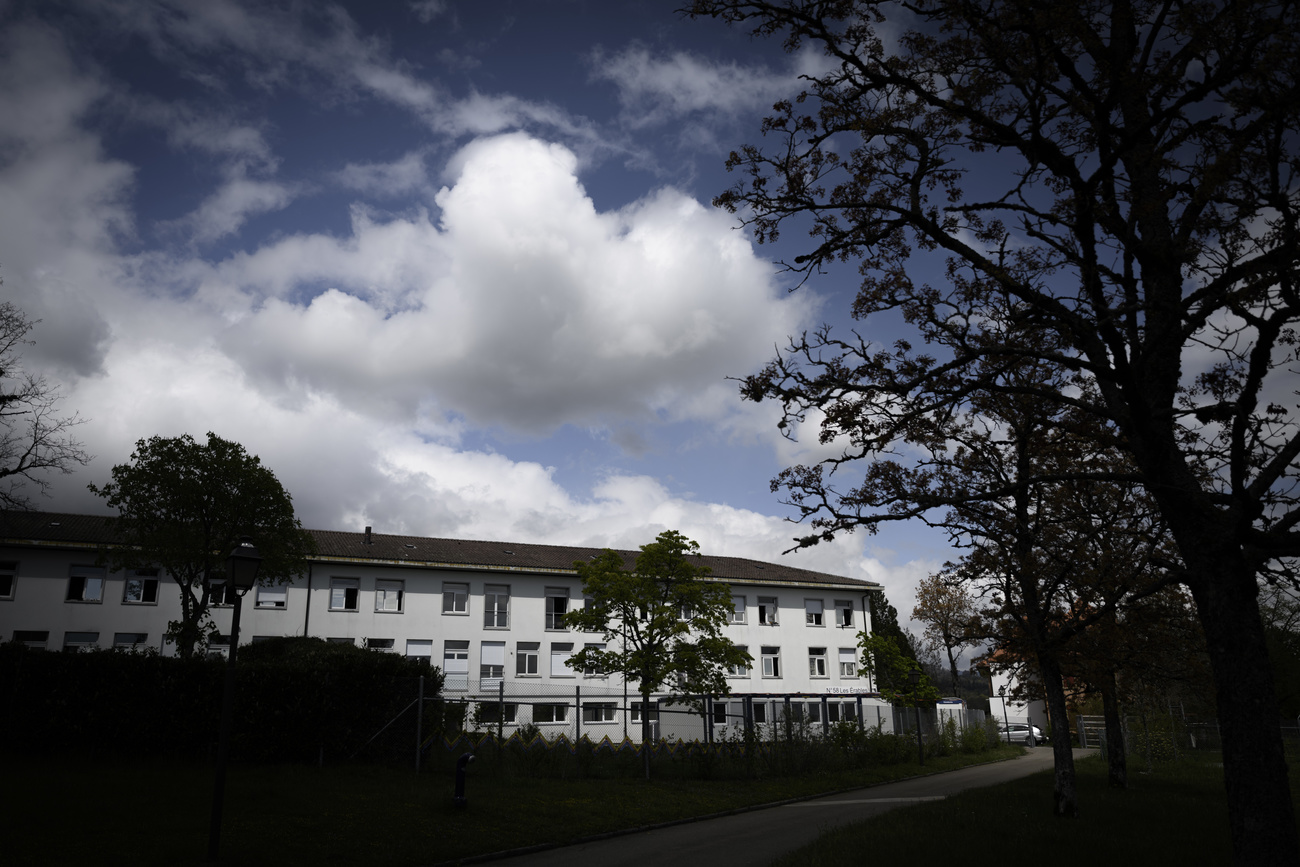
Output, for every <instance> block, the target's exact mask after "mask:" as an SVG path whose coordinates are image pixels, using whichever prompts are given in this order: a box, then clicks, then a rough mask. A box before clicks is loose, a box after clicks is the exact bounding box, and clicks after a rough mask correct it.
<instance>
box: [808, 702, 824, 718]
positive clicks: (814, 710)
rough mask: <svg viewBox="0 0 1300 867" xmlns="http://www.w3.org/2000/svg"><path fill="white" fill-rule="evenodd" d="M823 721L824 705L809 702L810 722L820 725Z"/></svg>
mask: <svg viewBox="0 0 1300 867" xmlns="http://www.w3.org/2000/svg"><path fill="white" fill-rule="evenodd" d="M821 721H822V703H821V702H819V701H810V702H808V722H810V723H819V722H821Z"/></svg>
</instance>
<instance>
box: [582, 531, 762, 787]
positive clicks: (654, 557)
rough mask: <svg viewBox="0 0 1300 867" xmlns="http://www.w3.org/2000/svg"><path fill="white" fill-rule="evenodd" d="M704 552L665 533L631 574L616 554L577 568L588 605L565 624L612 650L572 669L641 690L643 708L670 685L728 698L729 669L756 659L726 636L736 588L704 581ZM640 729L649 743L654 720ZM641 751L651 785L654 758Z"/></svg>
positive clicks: (644, 718) (591, 654) (599, 650)
mask: <svg viewBox="0 0 1300 867" xmlns="http://www.w3.org/2000/svg"><path fill="white" fill-rule="evenodd" d="M699 551H700V546H699V545H698V544H697V543H695V542H694V541H692V540H690V539H687V538H686V537H685V536H683V535H682V534H681V533H678V532H677V531H676V530H665V531H664V532H662V533H660V534H659V535H658V536H657V537H656V538H655V541H653V542H651V543H649V544H646V545H642V546H641V553H640V554H638V555H637V557H636V562H635V564H634V565H633V567H632V569H630V570H629V569H627V564H626V562H625V560H624V556H623V554H621V553H619V552H618V551H613V550H610V549H605V550H604V551H603V552H601V553H600V554H598V555H597V556H596V557H595V558H593V559H592V560H579V561H577V562H576V563H574V564H573V565H574V568H575V569H576V570H577V572H578V577H580V578H581V579H582V592H583V595H584V596H586V597H587V598H588V599H589V600H590V601H589V603H588V604H587V605H585V606H584V607H583V608H580V609H577V610H574V611H570V612H569V613H568V614H566V615H565V624H566V625H567V626H570V627H572V628H575V629H581V630H584V631H586V632H599V633H601V634H602V635H603V637H604V639H605V641H606V644H605V646H604V647H591V646H588V647H585V648H583V649H582V650H581V651H579V652H578V653H575V654H574V655H573V657H572V658H571V659H570V660H569V663H568V664H569V665H570V667H572V668H575V669H580V670H581V669H596V670H600V671H609V672H618V673H620V674H622V675H623V676H624V677H625V678H626V679H627V680H628V681H629V682H635V683H636V685H637V691H638V692H640V694H641V701H642V708H647V707H648V706H649V702H650V696H651V695H652V694H654V693H655V692H657V691H659V690H660V689H661V688H662V687H664V686H665V685H668V686H670V687H672V689H673V691H674V692H677V693H685V694H691V693H707V694H710V695H726V694H727V693H728V692H730V688H729V686H728V685H727V680H726V672H727V669H728V668H729V667H732V666H748V665H749V663H750V662H751V661H752V659H751V657H750V655H749V654H748V653H747V652H745V651H744V650H741V649H740V648H739V647H737V646H736V645H735V644H733V643H732V642H731V639H729V638H727V637H725V636H724V635H723V634H722V629H723V627H724V626H725V625H726V624H727V622H728V621H729V620H730V618H731V612H732V600H731V588H730V587H729V586H728V585H726V584H722V583H718V582H712V581H708V580H706V579H707V576H708V574H709V568H708V567H707V566H702V565H700V564H698V563H696V562H693V561H694V560H696V559H698V557H699ZM611 645H612V646H611ZM641 726H642V728H641V731H642V741H643V742H644V743H649V742H650V714H649V713H644V712H643V713H642V715H641ZM642 752H643V754H644V755H645V757H646V762H645V768H646V778H647V779H648V778H649V774H650V764H649V755H650V751H649V750H643V751H642Z"/></svg>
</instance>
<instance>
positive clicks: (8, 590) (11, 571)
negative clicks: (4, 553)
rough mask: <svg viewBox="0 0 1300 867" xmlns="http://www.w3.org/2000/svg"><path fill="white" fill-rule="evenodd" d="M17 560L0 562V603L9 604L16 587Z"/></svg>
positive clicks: (18, 564)
mask: <svg viewBox="0 0 1300 867" xmlns="http://www.w3.org/2000/svg"><path fill="white" fill-rule="evenodd" d="M20 565H21V564H20V563H19V561H18V560H0V602H10V601H12V600H13V598H14V592H15V591H16V590H17V587H18V568H19V566H20Z"/></svg>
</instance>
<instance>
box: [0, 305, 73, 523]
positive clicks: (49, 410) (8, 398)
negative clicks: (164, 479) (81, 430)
mask: <svg viewBox="0 0 1300 867" xmlns="http://www.w3.org/2000/svg"><path fill="white" fill-rule="evenodd" d="M35 324H36V323H35V322H34V321H32V320H31V319H28V318H27V316H26V315H25V314H24V313H23V312H22V311H21V310H19V309H18V308H17V307H15V306H14V305H12V304H10V303H9V302H8V301H5V302H3V303H0V508H6V509H13V508H20V509H21V508H26V507H27V506H28V505H29V504H30V498H29V497H28V496H27V495H26V494H25V493H24V488H25V487H26V486H27V485H28V484H30V485H32V486H34V487H35V489H36V490H37V491H38V492H39V493H45V492H46V490H47V489H48V488H49V480H48V479H47V478H46V473H48V472H50V471H54V472H58V473H64V474H65V475H66V474H67V473H71V472H72V468H73V466H75V465H79V464H86V463H88V462H89V461H90V456H89V455H88V454H86V452H85V450H84V449H83V448H82V447H81V443H79V442H77V440H76V439H75V438H74V437H73V436H72V429H73V428H74V427H76V426H77V425H79V424H81V423H82V421H83V419H81V418H78V416H77V415H76V413H73V414H72V415H70V416H61V415H59V414H58V405H59V401H60V400H61V399H62V396H61V395H60V394H59V389H58V387H57V386H53V385H50V384H49V383H48V382H47V381H46V380H45V378H44V377H41V376H37V375H35V374H32V373H28V372H26V371H24V370H23V367H22V361H21V358H20V355H21V347H23V346H28V345H31V342H32V341H30V340H28V339H27V333H28V332H29V331H31V330H32V326H34V325H35Z"/></svg>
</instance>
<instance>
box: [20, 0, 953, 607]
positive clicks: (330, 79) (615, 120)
mask: <svg viewBox="0 0 1300 867" xmlns="http://www.w3.org/2000/svg"><path fill="white" fill-rule="evenodd" d="M677 5H680V4H679V3H678V2H676V0H669V2H657V0H656V2H650V0H647V2H617V3H609V2H585V0H533V2H517V3H515V2H477V3H459V2H454V0H442V2H439V0H423V2H396V0H394V2H370V3H357V4H347V3H344V4H324V3H321V4H317V3H305V4H304V3H240V2H234V0H204V2H152V3H144V2H137V0H84V2H61V0H46V2H39V3H37V2H32V3H23V2H8V3H4V2H0V276H3V278H4V281H5V282H4V286H3V289H0V291H3V292H4V293H5V296H6V297H7V298H8V299H9V300H12V301H13V302H14V303H16V304H17V305H19V306H20V307H21V308H23V309H24V310H25V311H26V312H27V313H28V314H29V315H30V316H32V317H34V318H39V319H41V320H42V321H41V323H40V324H39V325H38V326H37V327H36V329H35V331H34V333H33V335H32V336H33V337H34V339H35V340H36V341H37V343H36V345H35V346H34V347H32V348H31V349H30V351H29V352H28V353H27V355H26V361H27V363H28V365H29V367H30V368H32V369H33V370H36V371H39V372H41V373H43V374H44V375H46V376H47V377H48V378H49V379H50V380H52V381H55V382H58V383H60V384H61V387H62V389H63V392H64V394H65V399H66V402H65V407H66V408H67V409H68V411H73V410H75V411H77V412H79V413H80V414H81V415H82V416H83V417H84V418H85V419H86V423H85V424H84V425H83V426H82V427H81V428H80V429H79V435H80V436H81V438H82V439H83V440H84V441H85V443H86V446H87V449H88V451H90V452H91V453H92V454H94V455H95V456H96V457H95V460H94V461H93V462H92V463H91V464H90V465H89V466H87V467H85V468H83V469H81V470H79V471H78V472H76V473H74V474H72V475H70V476H64V477H58V478H56V479H54V480H53V481H54V486H53V497H52V499H50V500H47V501H44V502H43V503H41V504H38V505H41V506H43V507H45V508H50V509H63V510H68V511H88V512H89V511H101V510H102V505H101V503H100V502H99V501H98V500H97V499H95V498H94V497H92V496H91V495H90V494H88V493H87V492H86V484H87V483H88V482H96V483H101V482H103V481H104V480H106V479H107V476H108V472H109V469H110V468H111V467H112V465H114V464H116V463H121V462H124V461H125V460H126V459H127V458H128V457H129V455H130V452H131V449H132V444H133V443H134V442H135V441H136V440H138V439H141V438H145V437H149V436H152V435H163V436H176V435H179V434H182V433H186V432H188V433H192V434H194V435H195V436H196V437H201V436H202V435H203V434H204V433H205V432H206V431H208V430H212V431H215V432H216V433H218V434H220V435H221V436H224V437H227V438H231V439H235V440H238V441H239V442H241V443H243V444H244V445H245V446H246V447H247V448H248V449H249V451H250V452H253V453H255V454H258V455H260V456H261V457H262V459H263V460H264V461H265V463H266V464H267V465H268V466H270V467H271V468H272V470H274V471H275V472H276V474H277V476H278V477H279V478H280V480H281V482H283V483H284V484H285V486H286V488H288V490H289V491H290V493H291V494H292V495H293V497H294V501H295V504H296V506H297V509H298V512H299V516H300V517H301V519H302V520H303V522H304V523H305V524H306V525H308V526H311V527H317V528H322V529H353V530H360V529H361V528H362V527H364V526H365V525H373V526H374V527H375V530H376V532H392V533H417V534H424V535H434V536H451V537H464V538H493V539H501V540H510V541H521V542H522V541H533V542H551V543H557V544H597V545H611V546H618V547H635V546H636V545H639V544H643V543H645V542H647V541H650V540H651V539H652V538H653V537H654V535H655V534H657V533H658V532H660V531H661V530H663V529H665V528H673V529H679V530H681V531H682V532H684V533H686V534H687V535H688V536H690V537H692V538H695V539H697V540H698V541H699V542H700V543H701V545H702V546H703V547H704V548H705V550H707V551H709V552H711V553H717V554H730V555H735V556H750V557H756V558H760V559H770V560H777V559H780V558H781V556H782V555H781V553H780V552H781V551H782V550H783V549H785V548H788V547H789V546H790V544H791V542H790V540H791V538H792V537H793V536H795V535H796V534H797V533H798V532H799V528H798V527H796V526H794V525H792V524H790V523H788V522H787V521H786V520H785V518H786V516H787V514H788V511H787V510H786V509H785V507H783V506H782V505H781V504H780V502H779V500H778V498H777V497H776V496H775V495H773V494H772V493H771V492H770V491H769V488H768V480H769V479H770V478H771V477H772V476H773V475H775V474H776V473H777V472H778V471H779V470H780V469H781V468H783V467H784V466H787V465H789V464H791V463H795V462H800V461H808V460H810V459H815V458H816V457H817V456H818V455H819V454H820V452H819V451H818V446H817V445H816V441H815V440H816V438H815V435H812V432H811V431H806V432H804V433H805V434H807V435H805V436H801V437H800V442H789V441H787V440H785V439H783V438H782V437H780V436H779V435H778V431H777V428H776V418H777V415H776V407H773V406H767V405H754V404H746V403H743V402H742V401H741V400H740V398H739V395H738V392H737V388H736V383H735V382H734V381H731V380H729V379H728V377H741V376H744V375H746V374H748V373H751V372H754V371H755V370H757V369H758V368H759V367H760V366H761V365H762V364H763V363H764V362H766V361H767V360H769V359H770V357H771V356H772V355H773V351H774V347H776V346H777V345H778V344H784V342H785V339H786V336H787V335H790V334H796V333H798V332H800V331H801V330H803V329H807V328H812V327H816V326H817V325H819V324H820V323H822V322H823V321H829V322H833V323H836V324H837V327H843V328H847V327H851V326H852V323H850V322H849V321H848V316H847V311H848V305H849V299H850V298H851V296H852V291H853V288H854V283H855V280H854V274H853V272H852V269H846V270H845V272H844V273H841V274H830V275H826V276H825V277H822V278H818V279H816V280H814V281H812V282H811V283H809V284H808V285H806V286H805V287H804V288H802V289H800V290H798V291H797V292H793V293H791V292H789V291H788V290H789V289H790V288H791V285H792V281H791V279H790V278H789V275H785V274H782V273H780V271H779V269H778V268H777V267H776V266H774V265H773V264H772V262H773V260H775V259H779V258H781V257H782V256H783V255H793V254H794V252H796V251H797V250H798V247H797V244H798V243H799V241H800V240H801V239H800V238H798V237H793V236H792V237H789V238H787V239H785V240H784V241H783V244H794V245H796V246H790V247H783V246H765V247H759V246H756V245H754V244H753V243H752V240H751V238H750V237H749V236H748V235H747V234H746V233H745V232H743V231H741V230H739V229H737V228H736V222H737V221H736V218H735V217H733V216H731V215H728V214H726V213H724V212H720V211H717V210H715V209H714V208H712V207H711V206H710V204H709V202H710V200H711V198H712V197H713V196H714V195H716V194H717V193H719V192H721V191H722V190H723V189H724V188H725V187H726V186H727V185H728V184H729V183H730V181H731V179H730V178H729V176H728V175H727V173H726V171H725V167H724V162H725V159H726V155H727V153H728V151H729V150H731V149H732V148H735V147H737V146H739V145H740V144H742V143H744V142H753V141H756V140H757V139H758V136H759V123H760V121H761V119H762V117H763V114H764V111H765V109H766V108H768V107H769V106H770V105H771V104H772V103H773V102H774V101H775V100H777V99H780V98H783V97H787V96H793V95H795V94H796V93H797V92H798V78H797V76H798V74H799V73H800V72H801V71H810V70H816V69H817V68H818V67H819V65H820V64H821V63H822V62H823V60H822V58H821V57H819V56H817V55H816V54H801V55H787V54H785V53H784V52H783V51H782V50H781V46H780V44H779V42H777V41H773V40H756V39H752V38H751V37H750V36H749V35H748V34H747V33H745V32H742V31H738V30H731V29H728V28H727V27H725V26H723V25H721V24H718V23H716V22H711V21H690V20H688V19H685V18H683V17H682V16H681V15H679V14H677V13H676V12H675V11H674V8H675V7H676V6H677ZM794 235H796V236H797V235H798V233H797V232H795V233H794ZM858 327H860V328H861V327H862V326H861V324H859V325H858ZM873 327H875V328H876V329H877V331H876V332H875V333H873V332H872V331H871V330H870V329H868V330H866V332H865V333H866V334H867V336H869V337H872V338H874V339H882V340H889V339H892V337H893V336H894V335H892V334H890V333H881V332H882V329H884V326H879V325H875V324H873ZM787 556H789V557H791V558H793V562H794V563H797V564H798V565H800V566H804V567H806V568H813V569H823V570H826V571H830V572H834V573H837V574H842V575H849V576H854V577H861V578H869V579H872V580H877V581H880V582H882V583H884V584H885V585H886V587H887V591H888V593H889V596H890V598H891V600H892V601H893V602H894V604H895V605H896V606H897V608H898V609H899V611H900V614H902V615H903V617H904V618H906V616H907V615H908V614H909V613H910V611H911V607H912V604H913V599H912V592H913V587H914V586H915V583H916V581H917V580H918V579H919V578H921V577H924V576H925V575H926V574H928V573H929V572H931V571H934V570H935V569H937V568H938V567H939V566H940V565H941V564H942V562H943V561H944V560H945V559H947V558H949V557H950V556H952V555H951V552H950V551H949V550H947V548H946V546H945V545H944V542H943V539H942V537H939V536H938V535H937V534H934V533H930V532H927V531H925V530H924V529H923V528H919V527H898V528H890V529H887V531H886V532H883V533H882V534H881V535H879V536H876V537H869V536H866V535H864V534H859V535H855V536H851V537H847V538H844V539H841V540H840V541H839V542H837V543H836V544H834V545H830V546H827V545H822V546H819V547H818V548H816V549H813V550H810V551H807V552H802V553H799V554H795V555H787Z"/></svg>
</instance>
